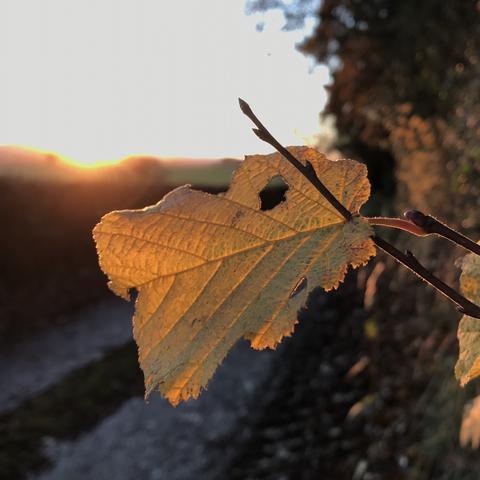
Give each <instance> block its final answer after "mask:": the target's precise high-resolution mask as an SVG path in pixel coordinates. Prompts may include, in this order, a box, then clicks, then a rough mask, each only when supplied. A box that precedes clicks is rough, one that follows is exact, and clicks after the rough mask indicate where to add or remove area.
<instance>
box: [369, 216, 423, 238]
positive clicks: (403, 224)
mask: <svg viewBox="0 0 480 480" xmlns="http://www.w3.org/2000/svg"><path fill="white" fill-rule="evenodd" d="M364 218H365V219H366V220H367V221H368V223H369V224H370V225H378V226H381V227H390V228H398V229H400V230H405V231H406V232H409V233H412V234H413V235H417V236H419V237H424V236H426V235H429V234H428V233H426V232H425V230H423V228H420V227H419V226H418V225H415V224H414V223H412V222H410V221H408V220H404V219H403V218H391V217H364Z"/></svg>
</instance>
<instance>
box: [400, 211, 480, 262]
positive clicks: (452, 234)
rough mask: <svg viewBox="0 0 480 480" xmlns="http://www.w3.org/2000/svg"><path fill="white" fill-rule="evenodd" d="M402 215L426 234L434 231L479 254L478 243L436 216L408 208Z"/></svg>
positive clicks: (479, 246)
mask: <svg viewBox="0 0 480 480" xmlns="http://www.w3.org/2000/svg"><path fill="white" fill-rule="evenodd" d="M404 216H405V218H407V219H408V220H409V221H410V222H411V223H412V224H413V225H416V226H417V227H419V228H421V229H422V230H423V231H424V232H425V234H426V235H430V234H432V233H434V234H436V235H439V236H441V237H444V238H446V239H448V240H450V241H451V242H453V243H456V244H457V245H460V246H461V247H463V248H465V249H466V250H469V251H470V252H473V253H476V254H477V255H480V245H479V244H478V243H475V242H474V241H473V240H470V239H469V238H468V237H466V236H465V235H462V234H461V233H458V232H457V231H455V230H453V229H452V228H450V227H448V226H447V225H445V224H444V223H441V222H439V221H438V220H437V219H436V218H434V217H432V216H430V215H425V214H424V213H422V212H420V211H418V210H408V211H406V212H405V213H404Z"/></svg>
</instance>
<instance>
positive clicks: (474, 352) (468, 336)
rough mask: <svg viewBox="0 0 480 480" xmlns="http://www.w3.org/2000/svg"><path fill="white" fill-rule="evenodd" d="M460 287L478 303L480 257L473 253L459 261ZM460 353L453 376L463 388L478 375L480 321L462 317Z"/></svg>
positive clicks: (479, 296) (468, 296)
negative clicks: (460, 271) (460, 269)
mask: <svg viewBox="0 0 480 480" xmlns="http://www.w3.org/2000/svg"><path fill="white" fill-rule="evenodd" d="M461 267H462V274H461V276H460V285H461V289H462V292H463V294H464V295H465V296H466V297H467V298H468V299H469V300H471V301H472V302H474V303H476V304H479V303H480V257H479V256H478V255H475V254H473V253H470V254H468V255H466V256H465V257H464V258H463V259H462V261H461ZM458 341H459V343H460V352H459V358H458V362H457V364H456V366H455V376H456V377H457V379H458V380H459V382H460V384H461V385H462V386H464V385H465V384H467V383H468V382H469V381H470V380H472V379H474V378H475V377H478V376H479V375H480V320H479V319H478V318H473V317H469V316H468V315H464V316H463V317H462V319H461V320H460V324H459V326H458Z"/></svg>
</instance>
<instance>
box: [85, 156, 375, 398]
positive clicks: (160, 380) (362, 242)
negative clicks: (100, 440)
mask: <svg viewBox="0 0 480 480" xmlns="http://www.w3.org/2000/svg"><path fill="white" fill-rule="evenodd" d="M290 151H291V152H292V153H293V154H294V155H296V156H297V158H299V160H300V161H302V162H305V161H307V160H309V161H310V162H311V163H312V165H313V167H314V168H315V171H316V172H317V175H318V176H319V178H321V180H322V181H323V182H324V183H325V185H326V186H327V187H328V188H329V189H330V191H331V192H332V193H333V194H334V195H335V196H336V197H337V198H338V199H339V200H340V201H341V202H342V203H343V204H344V205H345V207H347V208H348V209H349V210H350V211H351V212H352V213H357V212H358V211H359V208H360V206H361V205H362V204H363V203H364V202H365V201H366V200H367V199H368V196H369V193H370V185H369V183H368V180H367V177H366V168H365V166H364V165H362V164H360V163H357V162H354V161H352V160H340V161H336V162H332V161H330V160H328V159H327V158H326V157H325V156H324V155H322V154H320V153H318V152H317V151H316V150H313V149H311V148H307V147H290ZM279 175H280V176H281V177H282V178H283V179H284V180H285V182H286V184H287V185H288V187H289V188H288V191H287V193H286V199H285V201H283V202H281V203H280V204H279V205H277V206H276V207H275V208H273V209H271V210H268V211H262V210H261V209H260V206H261V204H260V199H259V192H260V191H261V190H262V189H263V188H264V187H265V186H266V185H267V184H268V182H269V181H270V180H271V179H272V178H274V177H276V176H279ZM371 234H372V231H371V228H370V226H369V225H368V223H367V221H366V220H364V219H363V218H362V217H360V216H359V215H355V216H354V218H353V219H352V221H350V222H346V221H345V220H344V218H343V217H342V216H341V215H340V214H339V213H338V212H337V211H336V210H335V209H334V208H333V207H332V206H331V205H330V204H329V203H328V202H327V201H326V200H325V199H324V198H323V197H322V195H321V194H320V193H319V192H318V191H317V190H316V189H315V188H314V187H313V186H312V185H311V184H310V183H309V182H308V181H307V180H306V179H305V178H304V177H303V176H302V175H301V174H300V173H299V172H298V171H297V170H296V169H295V168H294V167H292V166H291V165H290V164H289V163H288V162H287V161H286V160H285V159H284V158H283V157H282V156H281V155H280V154H272V155H267V156H262V155H253V156H249V157H246V159H245V161H244V162H243V163H242V165H241V166H240V167H239V168H238V170H237V171H236V172H235V174H234V177H233V179H232V183H231V186H230V189H229V190H228V191H227V192H226V193H223V194H219V195H210V194H207V193H204V192H200V191H196V190H191V189H190V188H189V186H183V187H180V188H177V189H176V190H174V191H172V192H171V193H169V194H168V195H166V196H165V198H164V199H163V200H161V201H160V202H159V203H157V204H156V205H154V206H151V207H148V208H145V209H143V210H125V211H118V212H112V213H109V214H108V215H106V216H104V217H103V218H102V220H101V222H100V223H99V224H98V225H97V226H96V227H95V229H94V238H95V241H96V244H97V250H98V254H99V258H100V265H101V268H102V270H103V271H104V272H105V273H106V274H107V275H108V277H109V278H110V283H109V285H110V288H111V289H112V290H113V291H114V292H115V293H117V294H118V295H121V296H122V297H125V298H128V291H129V289H131V288H135V289H137V290H138V298H137V301H136V312H135V317H134V322H133V323H134V337H135V340H136V342H137V344H138V347H139V360H140V365H141V367H142V369H143V372H144V375H145V386H146V396H148V395H149V394H150V392H151V391H152V390H154V389H155V388H158V389H159V390H160V392H161V393H162V394H163V395H164V396H165V397H167V398H168V399H169V400H170V402H171V403H172V404H177V403H178V402H179V401H181V400H186V399H188V398H190V397H194V398H196V397H197V396H198V394H199V393H200V390H201V389H202V388H204V387H205V386H206V385H207V382H208V381H209V379H210V378H211V376H212V375H213V373H214V372H215V369H216V368H217V366H218V365H219V364H220V363H221V362H222V360H223V359H224V357H225V355H226V354H227V352H228V351H229V350H230V349H231V348H232V346H233V345H234V344H235V343H236V342H237V341H238V340H239V339H240V338H241V337H244V338H246V339H248V340H250V342H251V345H252V347H253V348H256V349H262V348H266V347H270V348H274V347H275V346H276V345H277V343H278V342H279V341H280V340H281V339H282V337H284V336H285V335H289V334H291V332H292V331H293V328H294V324H295V323H296V317H297V311H298V310H299V309H300V307H302V305H304V304H305V301H306V298H307V295H308V292H309V291H311V290H312V289H313V288H314V287H316V286H322V287H323V288H324V289H325V290H330V289H332V288H336V287H337V286H338V284H339V282H340V281H342V280H343V278H344V275H345V272H346V270H347V267H348V265H352V266H353V267H357V266H359V265H362V264H364V263H366V262H367V261H368V259H369V258H370V257H371V256H373V255H374V254H375V249H374V245H373V242H372V240H371V239H370V235H371Z"/></svg>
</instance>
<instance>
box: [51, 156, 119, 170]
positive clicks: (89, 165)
mask: <svg viewBox="0 0 480 480" xmlns="http://www.w3.org/2000/svg"><path fill="white" fill-rule="evenodd" d="M56 156H57V157H58V158H59V159H60V160H62V161H63V162H64V163H66V164H67V165H70V166H72V167H77V168H83V169H93V168H101V167H108V166H111V165H116V164H118V163H120V162H121V161H122V159H120V158H119V159H114V160H96V159H93V158H83V159H81V160H79V159H75V158H72V157H69V156H66V155H56Z"/></svg>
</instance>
